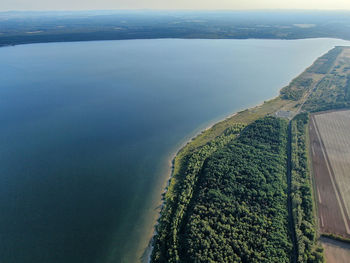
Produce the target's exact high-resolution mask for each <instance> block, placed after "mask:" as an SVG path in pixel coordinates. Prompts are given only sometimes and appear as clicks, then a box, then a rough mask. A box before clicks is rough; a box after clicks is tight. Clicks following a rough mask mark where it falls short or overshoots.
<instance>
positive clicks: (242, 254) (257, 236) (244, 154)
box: [151, 47, 350, 263]
mask: <svg viewBox="0 0 350 263" xmlns="http://www.w3.org/2000/svg"><path fill="white" fill-rule="evenodd" d="M349 74H350V48H349V47H335V48H334V49H332V50H330V51H329V52H328V53H327V54H325V55H323V56H322V57H320V58H318V59H317V60H316V61H315V62H314V64H313V65H312V66H310V67H309V68H308V69H306V70H305V71H304V72H303V73H302V74H301V75H299V76H298V77H297V78H295V79H294V80H293V81H292V82H291V83H290V84H289V85H288V86H287V87H285V88H283V89H282V90H281V92H280V95H279V96H278V97H276V98H274V99H272V100H270V101H266V102H264V103H263V104H262V105H259V106H256V107H254V108H251V109H247V110H244V111H241V112H238V113H237V114H235V115H233V116H232V117H230V118H227V119H226V120H224V121H221V122H219V123H217V124H216V125H214V126H213V127H211V128H210V129H208V130H205V131H203V132H202V133H201V134H200V135H199V136H197V137H196V138H194V139H193V140H192V141H191V142H189V143H188V144H187V145H186V146H185V147H184V148H182V150H180V151H179V153H178V154H177V156H176V157H175V159H174V168H173V173H172V177H171V180H170V183H169V186H168V187H167V189H166V193H165V194H164V204H163V208H162V211H161V215H160V218H159V221H158V225H157V226H156V235H155V237H154V240H153V252H152V256H151V262H324V257H325V255H326V257H327V255H329V254H330V253H332V249H334V247H331V246H327V245H325V243H322V242H324V241H322V240H323V239H324V238H323V239H322V240H320V235H321V234H323V235H327V237H331V238H337V239H338V240H343V241H344V240H345V241H346V240H348V239H347V235H345V234H344V235H341V233H340V234H338V233H332V232H331V233H325V231H324V230H323V229H324V227H323V225H322V226H321V228H319V226H320V225H319V224H320V221H319V220H318V219H317V218H318V217H317V211H320V210H319V209H318V206H319V204H318V206H316V204H315V198H314V196H315V190H314V188H313V182H314V178H315V176H317V175H316V174H315V173H314V172H313V171H314V170H315V169H317V164H313V165H311V161H312V156H311V155H310V154H309V140H310V139H309V132H308V126H309V119H310V118H309V116H310V114H314V113H315V112H323V111H329V110H337V109H345V108H349V106H350V97H349V94H350V78H349V77H348V76H349ZM344 198H347V197H344ZM322 244H323V246H324V247H325V248H326V253H324V252H323V247H322ZM344 253H348V251H347V252H344ZM330 262H331V261H330ZM337 262H342V261H337ZM344 263H345V261H344Z"/></svg>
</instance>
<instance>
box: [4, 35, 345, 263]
mask: <svg viewBox="0 0 350 263" xmlns="http://www.w3.org/2000/svg"><path fill="white" fill-rule="evenodd" d="M335 45H348V42H345V41H341V40H335V39H312V40H310V39H309V40H293V41H291V40H289V41H286V40H174V39H165V40H130V41H97V42H76V43H51V44H33V45H22V46H15V47H4V48H0V123H1V125H0V211H1V214H0V262H4V263H46V262H50V263H58V262H59V263H100V262H103V263H110V262H131V263H133V262H137V261H138V260H139V259H140V257H141V255H142V253H143V251H144V249H145V248H146V247H147V244H148V241H149V238H150V237H151V235H152V233H153V225H154V223H155V219H156V218H157V213H158V206H159V204H160V198H161V196H160V194H161V192H162V190H163V188H164V186H165V183H166V181H167V179H168V176H169V159H170V158H171V156H172V154H173V153H174V152H175V151H176V150H177V149H178V148H179V147H180V146H181V144H182V143H183V142H184V141H185V140H186V139H188V138H189V137H190V136H193V135H194V134H195V133H196V132H198V131H199V130H200V129H202V128H204V127H205V126H207V125H209V124H210V123H212V122H213V121H217V120H219V119H221V118H223V117H225V116H226V115H228V114H230V113H233V112H235V111H237V110H240V109H244V108H246V107H249V106H253V105H255V104H257V103H260V102H262V101H264V100H267V99H269V98H272V97H274V96H276V95H277V94H278V90H279V89H280V88H282V87H283V86H284V85H286V84H287V83H288V82H289V81H290V80H291V79H292V78H293V77H295V76H297V75H298V74H299V73H301V72H302V71H303V70H304V69H305V68H306V67H307V66H309V65H310V64H311V63H312V62H313V61H314V60H315V59H316V58H317V57H319V56H320V55H322V54H323V53H325V52H327V51H328V50H329V49H331V48H332V47H333V46H335Z"/></svg>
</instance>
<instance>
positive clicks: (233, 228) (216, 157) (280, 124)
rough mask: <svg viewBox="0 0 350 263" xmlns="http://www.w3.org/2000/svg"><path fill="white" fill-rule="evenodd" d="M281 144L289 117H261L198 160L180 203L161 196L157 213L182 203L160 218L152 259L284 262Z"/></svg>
mask: <svg viewBox="0 0 350 263" xmlns="http://www.w3.org/2000/svg"><path fill="white" fill-rule="evenodd" d="M235 131H236V130H233V133H234V132H235ZM228 134H230V133H226V135H225V136H223V138H224V137H227V135H228ZM286 144H287V121H285V120H282V119H277V118H274V117H265V118H263V119H259V120H257V121H255V122H254V123H252V124H250V125H248V126H247V127H246V128H244V129H243V131H241V132H240V135H239V136H238V137H237V138H236V139H233V140H230V141H228V143H226V144H225V145H222V147H219V148H217V149H216V150H214V151H213V152H212V154H210V155H209V156H208V157H207V158H206V159H205V161H204V162H203V165H202V167H200V166H201V165H200V164H199V163H197V164H198V169H197V176H195V177H197V179H196V180H195V181H196V182H194V183H193V184H192V186H190V187H186V186H184V185H182V187H183V189H182V192H184V193H183V194H180V195H179V197H180V198H179V199H180V202H178V203H177V204H176V203H175V202H169V200H168V199H169V195H168V196H167V197H166V199H165V201H166V203H165V208H164V210H163V212H162V215H164V211H167V213H166V214H165V215H170V213H169V211H171V210H179V209H178V208H179V206H181V207H184V208H183V209H182V210H181V211H179V212H175V213H174V212H173V213H172V215H171V216H167V217H164V216H162V217H161V221H160V222H159V225H158V229H157V230H158V235H157V236H156V239H155V243H154V244H155V248H154V251H153V255H152V261H153V262H290V260H291V251H292V242H291V239H290V233H289V229H288V210H287V193H286V189H287V179H286V162H287V153H286V149H287V148H286ZM191 163H195V162H194V161H193V160H192V161H191ZM182 176H184V177H188V173H186V172H185V173H184V174H182ZM178 177H179V175H178ZM190 178H192V179H193V176H192V177H191V176H190ZM178 185H179V184H178ZM190 188H192V190H189V189H190ZM180 191H181V190H180ZM189 192H190V194H188V193H189ZM186 193H187V195H186ZM186 197H187V198H186ZM171 200H173V199H171ZM165 209H166V210H165ZM168 220H170V221H172V223H170V222H168ZM169 223H170V224H169ZM167 227H168V229H167Z"/></svg>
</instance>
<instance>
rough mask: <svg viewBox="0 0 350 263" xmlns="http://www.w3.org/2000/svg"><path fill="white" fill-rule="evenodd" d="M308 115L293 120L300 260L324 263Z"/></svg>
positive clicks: (295, 215) (293, 193) (300, 262)
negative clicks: (320, 242) (317, 229)
mask: <svg viewBox="0 0 350 263" xmlns="http://www.w3.org/2000/svg"><path fill="white" fill-rule="evenodd" d="M307 125H308V114H307V113H302V114H299V115H297V116H296V117H295V118H294V119H293V120H292V122H291V130H292V136H291V137H292V138H291V174H292V191H291V198H292V211H293V221H294V230H295V234H296V245H297V253H298V255H297V262H298V263H316V262H317V263H321V262H324V258H323V250H322V247H321V246H319V245H318V244H317V235H316V222H315V211H314V202H313V194H312V183H311V177H310V171H309V165H308V158H307V157H308V152H307V141H306V133H307Z"/></svg>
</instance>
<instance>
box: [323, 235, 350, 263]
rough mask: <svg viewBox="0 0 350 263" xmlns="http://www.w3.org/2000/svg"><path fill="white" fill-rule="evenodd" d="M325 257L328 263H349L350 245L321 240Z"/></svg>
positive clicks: (331, 240) (325, 239) (327, 239)
mask: <svg viewBox="0 0 350 263" xmlns="http://www.w3.org/2000/svg"><path fill="white" fill-rule="evenodd" d="M320 241H321V244H322V247H323V249H324V256H325V259H326V262H327V263H349V262H350V244H348V243H344V242H339V241H336V240H333V239H329V238H324V237H322V238H321V240H320Z"/></svg>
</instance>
